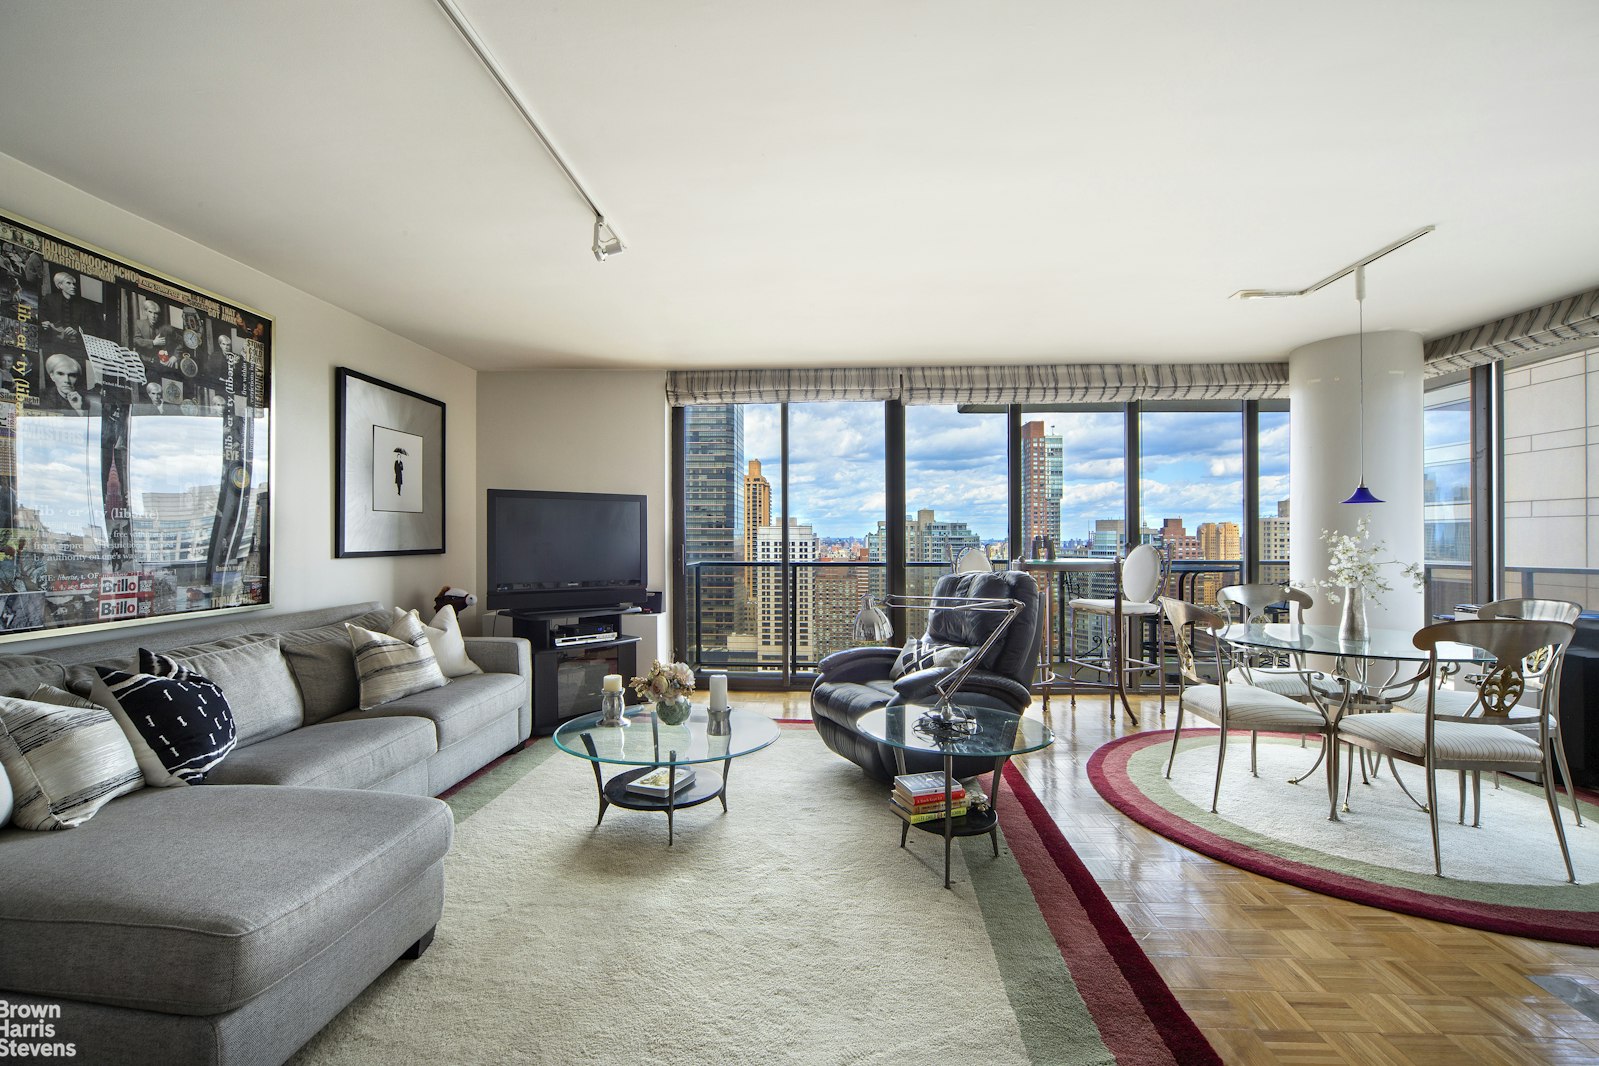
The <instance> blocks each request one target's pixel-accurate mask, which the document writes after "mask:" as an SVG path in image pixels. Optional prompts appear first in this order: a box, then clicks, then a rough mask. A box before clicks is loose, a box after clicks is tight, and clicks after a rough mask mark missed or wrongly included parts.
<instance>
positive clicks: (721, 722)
mask: <svg viewBox="0 0 1599 1066" xmlns="http://www.w3.org/2000/svg"><path fill="white" fill-rule="evenodd" d="M705 716H706V726H705V732H706V734H707V735H708V736H713V737H726V736H731V735H732V733H733V708H732V707H731V706H727V707H723V708H721V709H720V710H718V709H717V708H715V707H711V708H708V709H707V710H706V712H705Z"/></svg>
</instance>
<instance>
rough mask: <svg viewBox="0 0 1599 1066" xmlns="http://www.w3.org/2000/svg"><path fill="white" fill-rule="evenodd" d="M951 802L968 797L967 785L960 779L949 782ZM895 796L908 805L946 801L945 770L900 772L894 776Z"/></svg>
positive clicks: (920, 805)
mask: <svg viewBox="0 0 1599 1066" xmlns="http://www.w3.org/2000/svg"><path fill="white" fill-rule="evenodd" d="M949 785H950V789H949V798H950V802H952V803H953V802H955V801H957V800H964V799H965V798H966V786H965V785H962V784H961V783H960V782H959V781H951V782H950V783H949ZM893 794H894V796H895V797H897V798H898V799H899V800H900V801H901V802H903V803H904V804H905V806H907V807H911V808H913V809H914V808H920V807H922V806H924V805H926V804H930V803H937V804H942V803H943V802H944V772H943V771H942V770H930V771H928V772H927V773H923V774H900V775H899V776H898V777H896V778H894V793H893Z"/></svg>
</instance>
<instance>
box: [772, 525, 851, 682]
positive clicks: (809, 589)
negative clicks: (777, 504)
mask: <svg viewBox="0 0 1599 1066" xmlns="http://www.w3.org/2000/svg"><path fill="white" fill-rule="evenodd" d="M819 546H820V541H819V540H818V539H817V536H816V531H815V530H814V529H812V528H811V527H810V526H809V525H802V524H801V523H800V521H799V519H797V518H790V519H789V520H788V559H789V563H790V569H791V570H792V572H793V574H794V582H793V591H794V602H793V603H792V604H790V603H789V602H788V599H787V595H786V592H785V588H784V584H785V580H784V579H785V574H784V569H783V566H782V562H783V527H782V526H774V525H767V526H762V527H761V528H759V529H757V530H756V531H755V559H754V561H755V562H758V563H765V564H767V565H765V566H757V567H755V568H754V569H755V604H756V628H755V637H756V654H757V656H758V657H759V659H760V661H761V662H762V663H766V664H772V663H777V664H781V663H782V661H783V640H784V635H785V634H784V630H785V629H787V628H788V624H789V618H790V615H791V613H792V617H793V619H794V659H795V661H796V662H811V661H813V660H814V658H815V655H816V646H815V643H814V642H813V640H812V633H811V621H812V611H813V606H812V605H813V602H814V600H815V596H814V591H815V583H816V568H815V567H814V566H807V565H805V564H807V563H814V562H816V556H817V549H818V548H819ZM851 617H853V615H852V616H851Z"/></svg>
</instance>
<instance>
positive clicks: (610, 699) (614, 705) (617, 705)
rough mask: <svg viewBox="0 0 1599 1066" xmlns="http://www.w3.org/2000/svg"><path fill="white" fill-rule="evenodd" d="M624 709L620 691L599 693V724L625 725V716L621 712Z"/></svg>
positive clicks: (618, 726) (624, 705)
mask: <svg viewBox="0 0 1599 1066" xmlns="http://www.w3.org/2000/svg"><path fill="white" fill-rule="evenodd" d="M626 709H627V707H626V704H625V703H624V702H623V700H622V694H621V693H620V692H601V693H600V725H604V726H614V727H617V728H620V727H623V726H626V725H627V717H626V715H624V714H623V713H622V712H623V711H625V710H626Z"/></svg>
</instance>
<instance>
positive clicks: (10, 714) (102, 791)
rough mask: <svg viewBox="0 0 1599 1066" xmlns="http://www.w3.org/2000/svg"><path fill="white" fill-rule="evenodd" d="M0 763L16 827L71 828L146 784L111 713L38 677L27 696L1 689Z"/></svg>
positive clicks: (131, 751) (125, 738)
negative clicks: (10, 794) (39, 682)
mask: <svg viewBox="0 0 1599 1066" xmlns="http://www.w3.org/2000/svg"><path fill="white" fill-rule="evenodd" d="M0 765H3V766H4V767H5V776H6V777H7V778H8V779H9V790H10V791H11V792H13V793H15V799H14V800H13V803H14V807H15V809H14V810H13V811H12V814H11V817H12V821H14V822H15V823H16V825H17V828H19V829H71V828H72V827H73V826H76V825H82V824H83V823H84V822H87V821H88V820H89V819H90V818H93V817H94V815H95V812H96V811H98V810H99V809H100V808H101V807H103V806H105V805H106V804H107V803H109V802H111V801H112V800H113V799H116V798H117V797H118V796H122V795H126V794H127V793H129V792H133V791H135V790H137V789H140V788H143V787H144V773H143V772H142V771H141V770H140V769H139V764H138V762H137V761H136V760H135V759H134V757H133V748H131V747H129V745H128V738H127V737H126V736H124V735H123V733H122V727H121V726H119V725H117V723H116V720H115V719H114V718H112V717H111V713H110V712H109V711H107V710H106V709H105V708H103V707H97V706H95V705H94V704H93V703H91V702H90V701H88V700H85V699H80V698H78V697H77V696H74V695H72V694H71V693H70V692H63V691H61V690H60V689H55V688H51V687H50V686H48V685H40V686H39V688H38V689H37V690H36V691H35V692H34V693H33V698H31V699H26V700H24V699H17V698H14V697H10V696H4V697H0Z"/></svg>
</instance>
